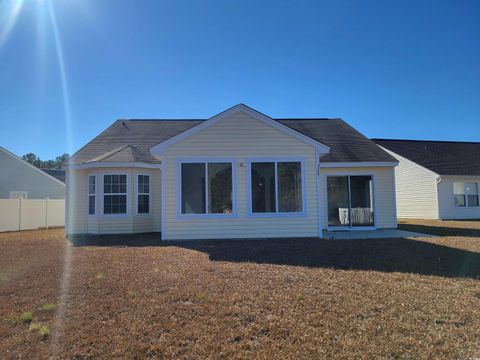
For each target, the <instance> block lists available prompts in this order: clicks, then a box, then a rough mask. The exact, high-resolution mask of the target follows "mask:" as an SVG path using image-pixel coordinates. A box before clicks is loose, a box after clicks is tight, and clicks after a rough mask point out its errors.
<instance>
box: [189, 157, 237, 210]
mask: <svg viewBox="0 0 480 360" xmlns="http://www.w3.org/2000/svg"><path fill="white" fill-rule="evenodd" d="M180 171H181V190H180V191H181V194H180V196H181V213H182V214H231V213H232V210H233V180H232V179H233V166H232V163H230V162H201V163H182V164H181V169H180Z"/></svg>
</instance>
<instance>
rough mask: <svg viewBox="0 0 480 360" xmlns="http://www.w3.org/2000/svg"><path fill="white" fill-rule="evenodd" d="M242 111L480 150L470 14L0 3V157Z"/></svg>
mask: <svg viewBox="0 0 480 360" xmlns="http://www.w3.org/2000/svg"><path fill="white" fill-rule="evenodd" d="M49 1H50V2H51V4H52V5H53V8H54V12H55V15H56V20H57V28H58V35H59V39H60V41H61V45H62V54H63V61H64V66H65V75H66V90H67V93H68V97H69V105H70V111H69V114H70V116H69V117H67V116H66V113H65V108H64V103H65V102H64V95H63V91H62V81H61V72H60V67H59V60H58V59H59V57H58V54H59V53H58V52H57V48H56V45H55V33H54V31H53V27H52V24H51V17H50V16H49V10H48V8H49ZM18 3H20V4H21V9H20V11H19V13H18V16H17V18H16V22H15V24H14V25H13V26H12V27H11V30H10V31H8V33H7V31H6V26H5V24H6V23H7V21H5V19H8V18H9V16H11V15H9V14H10V13H11V9H12V7H13V6H14V5H15V4H17V5H18ZM2 16H3V17H2ZM11 18H12V17H11ZM2 19H3V21H2ZM2 27H3V28H2ZM2 31H3V35H2ZM241 102H242V103H245V104H247V105H249V106H251V107H253V108H255V109H257V110H259V111H261V112H263V113H265V114H267V115H269V116H272V117H341V118H343V119H344V120H346V121H347V122H349V123H350V124H351V125H352V126H354V127H356V128H357V129H358V130H360V131H361V132H363V133H364V134H365V135H366V136H369V137H386V138H408V139H438V140H463V141H480V2H479V1H475V0H472V1H453V0H452V1H440V0H434V1H373V0H369V1H358V0H352V1H337V0H336V1H328V2H327V1H288V2H287V1H278V0H277V1H262V2H260V1H245V0H243V1H233V0H232V1H228V0H220V1H205V0H202V1H200V0H198V1H159V0H129V1H127V0H24V1H23V2H22V1H20V0H0V124H1V130H0V134H1V135H0V145H1V146H4V147H6V148H7V149H9V150H11V151H13V152H15V153H16V154H19V155H22V154H25V153H27V152H34V153H36V154H38V155H40V157H41V158H42V159H45V160H46V159H49V158H54V157H55V156H57V155H59V154H61V153H63V152H73V151H75V150H77V149H78V148H79V147H81V146H82V145H84V144H85V143H86V142H88V141H89V140H90V139H92V138H93V137H94V136H96V135H97V134H98V133H100V132H101V131H102V130H103V129H105V128H106V127H107V126H108V125H110V124H111V123H112V122H113V121H114V120H115V119H118V118H126V119H128V118H206V117H210V116H212V115H214V114H216V113H218V112H220V111H222V110H224V109H225V108H227V107H230V106H232V105H235V104H237V103H241ZM68 119H70V120H68ZM68 121H70V123H71V129H70V130H69V127H68V126H67V125H66V124H67V122H68ZM69 133H70V134H71V136H68V134H69Z"/></svg>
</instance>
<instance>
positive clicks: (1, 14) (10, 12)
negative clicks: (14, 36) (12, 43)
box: [0, 0, 23, 47]
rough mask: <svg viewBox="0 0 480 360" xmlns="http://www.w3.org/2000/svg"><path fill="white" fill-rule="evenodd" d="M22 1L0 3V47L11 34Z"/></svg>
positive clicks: (14, 0)
mask: <svg viewBox="0 0 480 360" xmlns="http://www.w3.org/2000/svg"><path fill="white" fill-rule="evenodd" d="M22 5H23V0H3V1H0V47H1V46H2V45H3V44H4V43H5V41H6V40H7V39H8V37H9V35H10V33H11V32H12V29H13V27H14V26H15V23H16V22H17V19H18V15H19V14H20V10H21V9H22Z"/></svg>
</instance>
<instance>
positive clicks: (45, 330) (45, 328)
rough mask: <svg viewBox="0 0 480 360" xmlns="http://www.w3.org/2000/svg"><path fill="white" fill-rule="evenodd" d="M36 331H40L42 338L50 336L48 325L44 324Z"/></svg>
mask: <svg viewBox="0 0 480 360" xmlns="http://www.w3.org/2000/svg"><path fill="white" fill-rule="evenodd" d="M38 332H39V333H40V335H42V336H43V337H44V338H46V337H48V336H50V329H49V328H48V326H46V325H43V326H42V327H41V328H40V329H39V330H38Z"/></svg>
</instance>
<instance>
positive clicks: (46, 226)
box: [45, 197, 48, 229]
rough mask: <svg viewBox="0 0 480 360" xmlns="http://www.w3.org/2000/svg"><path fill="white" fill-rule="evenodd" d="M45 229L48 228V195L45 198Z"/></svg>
mask: <svg viewBox="0 0 480 360" xmlns="http://www.w3.org/2000/svg"><path fill="white" fill-rule="evenodd" d="M45 229H48V197H46V198H45Z"/></svg>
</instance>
